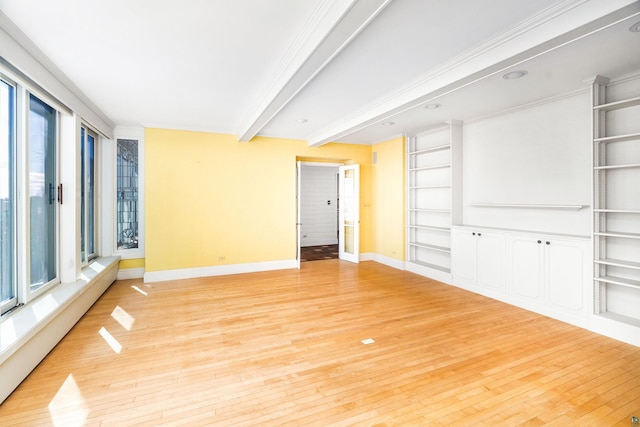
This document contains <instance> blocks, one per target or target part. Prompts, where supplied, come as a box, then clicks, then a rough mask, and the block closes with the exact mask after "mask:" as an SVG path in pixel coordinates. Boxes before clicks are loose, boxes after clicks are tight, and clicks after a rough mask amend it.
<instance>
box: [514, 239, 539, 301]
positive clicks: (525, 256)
mask: <svg viewBox="0 0 640 427" xmlns="http://www.w3.org/2000/svg"><path fill="white" fill-rule="evenodd" d="M538 241H540V243H538ZM543 244H544V242H542V240H537V239H532V238H530V237H521V236H513V237H512V238H511V241H510V246H511V260H510V262H509V277H510V282H509V283H510V289H511V290H512V292H513V293H514V294H515V295H516V296H519V297H525V298H527V299H532V300H538V299H540V298H542V283H543V276H542V273H543V257H542V254H543V246H542V245H543Z"/></svg>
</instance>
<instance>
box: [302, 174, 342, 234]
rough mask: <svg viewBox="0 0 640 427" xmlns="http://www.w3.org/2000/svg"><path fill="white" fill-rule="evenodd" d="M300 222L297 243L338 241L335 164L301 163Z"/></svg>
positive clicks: (336, 175)
mask: <svg viewBox="0 0 640 427" xmlns="http://www.w3.org/2000/svg"><path fill="white" fill-rule="evenodd" d="M300 223H301V226H300V234H301V238H300V246H303V247H306V246H318V245H335V244H337V243H338V167H337V166H314V165H311V164H307V163H303V164H302V169H301V175H300Z"/></svg>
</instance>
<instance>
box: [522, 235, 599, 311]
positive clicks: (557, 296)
mask: <svg viewBox="0 0 640 427" xmlns="http://www.w3.org/2000/svg"><path fill="white" fill-rule="evenodd" d="M509 253H510V255H509V293H510V294H511V295H512V296H513V297H514V298H517V299H519V300H520V301H521V302H522V303H523V304H524V305H529V304H532V306H530V307H531V308H533V306H537V310H538V311H557V312H558V313H563V314H571V315H581V316H583V315H585V314H586V309H587V304H588V300H587V298H586V297H587V293H586V291H587V289H588V287H587V284H588V280H589V263H590V260H589V255H588V254H589V241H588V240H586V239H568V238H563V237H558V236H551V235H538V236H536V235H535V234H532V235H528V234H527V235H521V234H511V235H510V236H509Z"/></svg>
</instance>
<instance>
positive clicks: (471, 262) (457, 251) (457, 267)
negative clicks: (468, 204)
mask: <svg viewBox="0 0 640 427" xmlns="http://www.w3.org/2000/svg"><path fill="white" fill-rule="evenodd" d="M477 245H478V242H477V237H476V233H475V232H473V233H472V232H471V231H469V230H453V231H452V233H451V272H452V273H453V281H454V282H455V284H456V285H457V286H475V284H476V264H477V258H476V257H477V255H476V253H477Z"/></svg>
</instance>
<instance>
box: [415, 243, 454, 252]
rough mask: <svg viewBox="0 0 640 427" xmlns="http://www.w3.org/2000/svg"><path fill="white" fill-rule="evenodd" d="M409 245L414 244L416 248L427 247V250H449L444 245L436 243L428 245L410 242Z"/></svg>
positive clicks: (449, 250) (449, 249)
mask: <svg viewBox="0 0 640 427" xmlns="http://www.w3.org/2000/svg"><path fill="white" fill-rule="evenodd" d="M409 246H414V247H416V248H422V249H429V250H432V251H438V252H451V248H447V247H445V246H438V245H429V244H426V243H417V242H411V243H409Z"/></svg>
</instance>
